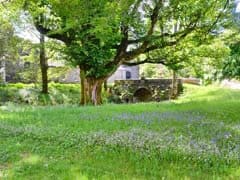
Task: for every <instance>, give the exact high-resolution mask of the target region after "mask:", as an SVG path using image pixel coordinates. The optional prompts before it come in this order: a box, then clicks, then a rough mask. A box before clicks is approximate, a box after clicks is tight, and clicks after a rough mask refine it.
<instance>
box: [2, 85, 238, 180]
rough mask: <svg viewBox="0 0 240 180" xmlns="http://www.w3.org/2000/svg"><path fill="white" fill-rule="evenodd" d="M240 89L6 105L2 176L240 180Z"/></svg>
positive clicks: (196, 88) (193, 88) (189, 88)
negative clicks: (140, 99)
mask: <svg viewBox="0 0 240 180" xmlns="http://www.w3.org/2000/svg"><path fill="white" fill-rule="evenodd" d="M239 117H240V92H239V91H237V90H229V89H224V88H220V87H216V86H209V87H199V86H187V89H186V91H185V92H184V94H183V95H182V96H181V97H180V98H179V99H178V100H176V101H171V102H161V103H142V104H127V105H114V104H107V105H104V106H99V107H90V106H89V107H78V106H77V105H74V106H69V105H68V106H64V105H62V106H47V107H38V106H19V105H14V104H11V103H10V104H8V105H6V106H2V107H0V179H2V178H3V179H4V178H5V179H162V178H167V179H218V178H220V179H226V178H227V179H238V178H239V177H240V173H239V172H240V171H239V168H240V119H239Z"/></svg>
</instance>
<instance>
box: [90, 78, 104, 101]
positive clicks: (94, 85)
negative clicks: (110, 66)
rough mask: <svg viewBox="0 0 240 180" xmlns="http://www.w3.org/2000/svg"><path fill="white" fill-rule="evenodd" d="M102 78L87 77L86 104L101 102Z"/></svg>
mask: <svg viewBox="0 0 240 180" xmlns="http://www.w3.org/2000/svg"><path fill="white" fill-rule="evenodd" d="M103 82H104V79H96V78H87V85H88V88H87V89H88V101H87V103H88V104H93V105H95V106H96V105H100V104H102V94H101V93H102V86H103Z"/></svg>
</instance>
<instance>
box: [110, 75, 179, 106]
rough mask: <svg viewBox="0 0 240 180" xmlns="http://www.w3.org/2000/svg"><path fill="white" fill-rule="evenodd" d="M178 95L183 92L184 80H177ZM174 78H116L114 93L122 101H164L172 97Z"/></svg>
mask: <svg viewBox="0 0 240 180" xmlns="http://www.w3.org/2000/svg"><path fill="white" fill-rule="evenodd" d="M176 85H177V86H176V87H177V93H178V95H179V94H180V92H182V89H183V87H182V80H181V79H177V82H176ZM171 90H172V79H141V80H116V81H115V82H114V87H113V94H114V95H115V96H118V97H119V99H120V100H121V101H122V102H146V101H162V100H168V99H170V94H171Z"/></svg>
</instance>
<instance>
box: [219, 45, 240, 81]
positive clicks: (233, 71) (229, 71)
mask: <svg viewBox="0 0 240 180" xmlns="http://www.w3.org/2000/svg"><path fill="white" fill-rule="evenodd" d="M239 45H240V43H239V42H236V43H234V44H232V45H231V46H230V48H231V55H230V57H228V58H226V60H225V61H224V65H223V68H222V69H223V70H222V75H223V78H229V79H232V78H235V79H240V46H239Z"/></svg>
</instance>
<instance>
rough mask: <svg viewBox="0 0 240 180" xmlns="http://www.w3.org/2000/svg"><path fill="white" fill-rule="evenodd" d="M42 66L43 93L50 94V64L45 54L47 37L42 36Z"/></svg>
mask: <svg viewBox="0 0 240 180" xmlns="http://www.w3.org/2000/svg"><path fill="white" fill-rule="evenodd" d="M40 66H41V74H42V93H43V94H48V63H47V58H46V53H45V37H44V35H43V34H40Z"/></svg>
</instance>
